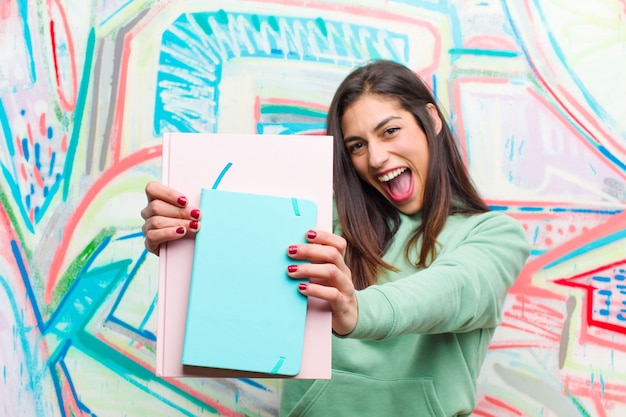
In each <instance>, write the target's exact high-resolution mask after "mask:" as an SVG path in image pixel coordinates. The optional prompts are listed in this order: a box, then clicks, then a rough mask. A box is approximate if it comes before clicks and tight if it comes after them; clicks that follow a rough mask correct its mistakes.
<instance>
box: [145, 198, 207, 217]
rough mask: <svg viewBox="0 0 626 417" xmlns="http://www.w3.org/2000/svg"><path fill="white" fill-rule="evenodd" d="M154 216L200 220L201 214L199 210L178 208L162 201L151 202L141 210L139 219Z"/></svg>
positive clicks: (187, 207) (186, 207)
mask: <svg viewBox="0 0 626 417" xmlns="http://www.w3.org/2000/svg"><path fill="white" fill-rule="evenodd" d="M155 216H160V217H171V218H173V219H188V220H200V217H202V213H201V212H200V210H199V209H197V208H194V207H189V206H185V207H180V206H177V205H172V204H170V203H168V202H166V201H163V200H152V201H150V202H149V203H148V205H147V206H146V207H144V209H143V210H141V217H143V219H144V220H148V219H150V218H152V217H155Z"/></svg>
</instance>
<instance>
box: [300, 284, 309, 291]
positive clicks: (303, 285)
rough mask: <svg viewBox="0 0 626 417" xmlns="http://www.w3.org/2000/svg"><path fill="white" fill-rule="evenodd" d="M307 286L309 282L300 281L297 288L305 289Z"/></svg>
mask: <svg viewBox="0 0 626 417" xmlns="http://www.w3.org/2000/svg"><path fill="white" fill-rule="evenodd" d="M307 288H309V284H305V283H304V282H301V283H300V284H298V289H299V290H300V291H306V289H307Z"/></svg>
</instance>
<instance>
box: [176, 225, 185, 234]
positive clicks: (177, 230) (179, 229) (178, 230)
mask: <svg viewBox="0 0 626 417" xmlns="http://www.w3.org/2000/svg"><path fill="white" fill-rule="evenodd" d="M176 233H178V234H179V235H182V234H184V233H185V228H184V227H183V226H180V227H179V228H178V229H176Z"/></svg>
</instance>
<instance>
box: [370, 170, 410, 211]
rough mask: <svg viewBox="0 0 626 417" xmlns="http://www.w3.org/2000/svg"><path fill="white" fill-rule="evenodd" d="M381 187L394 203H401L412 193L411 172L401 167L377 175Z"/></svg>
mask: <svg viewBox="0 0 626 417" xmlns="http://www.w3.org/2000/svg"><path fill="white" fill-rule="evenodd" d="M378 181H380V183H381V185H382V187H383V189H384V190H385V191H386V192H387V194H388V195H389V197H390V198H391V199H392V200H393V201H394V202H396V203H401V202H403V201H405V200H407V199H409V198H410V197H411V195H412V194H413V173H412V172H411V170H410V169H408V168H406V167H403V168H398V169H394V170H393V171H390V172H387V173H386V174H384V175H380V176H378Z"/></svg>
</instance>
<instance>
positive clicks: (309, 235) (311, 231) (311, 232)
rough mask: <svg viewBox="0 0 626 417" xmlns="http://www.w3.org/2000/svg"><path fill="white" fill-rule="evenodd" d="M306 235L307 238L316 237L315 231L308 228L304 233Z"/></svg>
mask: <svg viewBox="0 0 626 417" xmlns="http://www.w3.org/2000/svg"><path fill="white" fill-rule="evenodd" d="M306 237H308V238H309V239H315V238H316V237H317V232H316V231H315V230H309V231H308V232H307V233H306Z"/></svg>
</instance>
